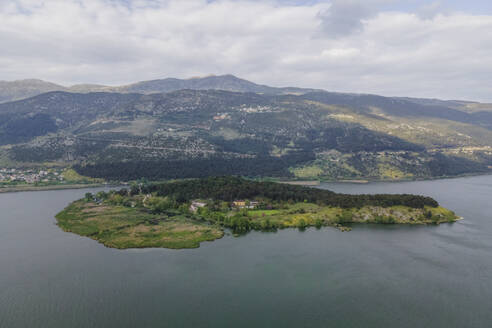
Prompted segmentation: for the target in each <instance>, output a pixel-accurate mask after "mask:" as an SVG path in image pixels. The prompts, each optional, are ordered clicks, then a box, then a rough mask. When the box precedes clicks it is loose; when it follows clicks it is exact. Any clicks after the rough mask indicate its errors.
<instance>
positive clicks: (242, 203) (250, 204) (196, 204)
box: [190, 200, 260, 212]
mask: <svg viewBox="0 0 492 328" xmlns="http://www.w3.org/2000/svg"><path fill="white" fill-rule="evenodd" d="M259 205H260V203H259V202H257V201H249V200H235V201H233V202H232V203H231V208H233V209H243V208H247V209H255V208H257V207H258V206H259ZM205 206H207V203H205V202H202V201H198V200H194V201H192V202H191V205H190V211H191V212H196V211H198V209H199V208H201V207H205Z"/></svg>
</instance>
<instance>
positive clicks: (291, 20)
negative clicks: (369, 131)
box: [0, 0, 492, 102]
mask: <svg viewBox="0 0 492 328" xmlns="http://www.w3.org/2000/svg"><path fill="white" fill-rule="evenodd" d="M228 73H230V74H234V75H237V76H239V77H242V78H246V79H249V80H252V81H254V82H257V83H262V84H269V85H274V86H301V87H315V88H323V89H327V90H331V91H348V92H360V93H376V94H382V95H399V96H417V97H438V98H445V99H469V100H479V101H489V102H492V1H489V0H483V1H478V0H468V1H462V0H459V1H458V0H449V1H445V0H442V1H423V0H331V1H315V0H304V1H301V0H297V1H296V0H285V1H280V0H271V1H260V0H217V1H211V0H209V1H206V0H176V1H175V0H46V1H42V0H0V80H16V79H24V78H40V79H44V80H49V81H53V82H57V83H61V84H65V85H69V84H75V83H100V84H109V85H117V84H126V83H131V82H135V81H140V80H149V79H157V78H164V77H179V78H187V77H193V76H203V75H209V74H228Z"/></svg>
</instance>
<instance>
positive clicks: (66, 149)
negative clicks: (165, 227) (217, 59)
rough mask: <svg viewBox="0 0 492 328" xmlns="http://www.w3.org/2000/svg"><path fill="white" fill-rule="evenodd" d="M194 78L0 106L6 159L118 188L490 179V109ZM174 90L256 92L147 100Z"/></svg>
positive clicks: (182, 93) (180, 93)
mask: <svg viewBox="0 0 492 328" xmlns="http://www.w3.org/2000/svg"><path fill="white" fill-rule="evenodd" d="M186 81H188V82H186V83H185V84H182V81H181V82H179V81H174V80H172V79H171V80H169V79H167V80H158V81H149V82H148V84H147V82H146V83H143V84H136V85H132V86H134V87H132V88H130V87H128V88H127V89H125V93H116V92H113V91H112V90H109V91H108V90H106V91H107V92H87V93H73V92H66V91H55V92H48V93H43V94H40V95H38V96H35V97H32V98H28V99H24V100H18V101H13V102H7V103H3V104H0V118H1V119H0V161H2V162H3V163H7V164H9V165H17V166H29V165H35V164H39V163H56V165H65V166H74V167H75V168H76V170H77V171H78V172H79V173H81V174H84V175H88V176H92V177H100V178H106V179H111V180H133V179H138V178H141V177H146V178H150V179H155V180H158V179H169V178H186V177H195V178H197V177H206V176H210V175H230V174H239V175H245V176H250V177H265V176H275V177H288V178H299V179H354V178H367V179H412V178H428V177H439V176H454V175H459V174H466V173H478V172H488V171H489V170H490V167H491V165H492V148H491V145H492V111H490V110H489V109H488V107H487V106H486V105H485V104H484V105H481V106H479V104H478V103H466V102H447V101H437V100H435V101H431V100H427V101H426V100H422V99H415V100H413V99H411V98H388V97H381V96H375V95H357V94H340V93H330V92H325V91H315V90H309V89H295V88H287V89H286V88H283V89H282V88H272V87H267V86H259V85H256V84H254V83H251V82H248V81H245V80H240V79H237V78H235V77H232V76H225V77H210V78H206V79H197V80H193V81H192V82H190V81H189V80H186ZM178 82H179V83H178ZM183 83H184V82H183ZM169 85H171V86H174V87H176V88H179V87H183V86H192V87H195V88H197V89H202V88H206V87H207V86H210V87H212V89H213V88H217V89H220V88H223V89H241V90H245V91H247V92H232V91H225V90H191V89H187V90H177V91H172V92H167V93H150V94H144V92H145V93H148V92H151V91H155V90H162V89H166V88H168V87H167V86H169ZM147 86H148V88H147ZM164 86H166V87H164ZM88 87H89V86H88ZM95 87H97V88H99V86H95ZM174 87H169V88H168V89H173V88H174ZM79 88H80V87H79ZM159 88H160V89H159ZM168 89H166V90H168ZM251 91H254V92H251ZM294 91H298V92H297V93H298V94H290V93H294ZM301 91H302V92H301ZM131 92H134V93H131ZM138 92H141V93H138ZM0 164H1V163H0ZM4 165H5V164H4Z"/></svg>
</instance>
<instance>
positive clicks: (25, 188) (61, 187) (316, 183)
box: [0, 172, 492, 194]
mask: <svg viewBox="0 0 492 328" xmlns="http://www.w3.org/2000/svg"><path fill="white" fill-rule="evenodd" d="M482 175H484V176H485V175H492V172H481V173H468V174H461V175H456V176H442V177H430V178H423V179H394V180H384V179H382V180H371V179H347V180H276V179H275V180H273V182H277V183H284V184H290V185H301V186H313V187H314V186H319V185H321V184H322V183H354V184H367V183H374V182H390V183H393V182H395V183H396V182H412V181H434V180H443V179H459V178H466V177H474V176H482ZM267 181H268V180H267ZM270 181H272V180H270ZM127 184H128V183H127V182H120V183H116V184H115V183H111V184H108V183H93V184H70V185H51V186H15V187H0V194H4V193H11V192H23V191H48V190H69V189H84V188H98V187H108V186H124V185H127Z"/></svg>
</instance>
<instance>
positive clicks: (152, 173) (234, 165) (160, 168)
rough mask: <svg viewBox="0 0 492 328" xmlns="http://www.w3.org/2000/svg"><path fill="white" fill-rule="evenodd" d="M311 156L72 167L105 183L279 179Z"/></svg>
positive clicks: (196, 159)
mask: <svg viewBox="0 0 492 328" xmlns="http://www.w3.org/2000/svg"><path fill="white" fill-rule="evenodd" d="M313 159H314V154H312V153H309V152H298V153H292V154H290V155H286V156H282V157H272V156H256V157H250V158H221V157H217V156H214V157H208V158H195V159H189V160H156V161H134V162H103V163H96V164H89V165H76V166H75V167H74V169H75V170H76V171H77V172H78V173H79V174H82V175H84V176H90V177H94V178H96V177H97V178H104V179H107V180H120V181H128V180H137V179H140V178H147V179H150V180H162V179H181V178H204V177H209V176H217V175H242V176H249V177H257V176H277V177H278V176H282V177H287V176H291V175H292V174H291V173H290V172H289V171H288V168H289V167H290V166H293V165H296V164H298V163H301V162H304V161H306V160H313Z"/></svg>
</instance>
